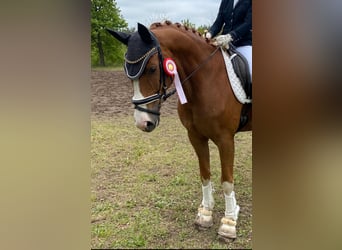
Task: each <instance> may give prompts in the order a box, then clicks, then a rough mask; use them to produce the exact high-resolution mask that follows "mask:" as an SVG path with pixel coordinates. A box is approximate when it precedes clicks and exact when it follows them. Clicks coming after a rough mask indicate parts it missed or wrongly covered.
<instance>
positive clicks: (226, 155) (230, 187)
mask: <svg viewBox="0 0 342 250" xmlns="http://www.w3.org/2000/svg"><path fill="white" fill-rule="evenodd" d="M218 148H219V152H220V159H221V183H222V188H223V192H224V197H225V216H224V217H223V218H222V219H221V225H220V228H219V231H218V234H219V235H220V236H222V237H223V238H225V239H227V238H229V239H235V238H236V222H237V219H238V214H239V210H240V207H239V206H238V205H237V204H236V199H235V193H234V181H233V180H234V179H233V164H234V137H231V138H230V139H229V140H226V141H224V142H222V143H219V144H218Z"/></svg>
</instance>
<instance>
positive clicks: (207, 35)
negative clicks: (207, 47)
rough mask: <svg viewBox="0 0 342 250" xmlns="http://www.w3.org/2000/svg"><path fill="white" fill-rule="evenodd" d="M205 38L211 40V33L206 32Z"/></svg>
mask: <svg viewBox="0 0 342 250" xmlns="http://www.w3.org/2000/svg"><path fill="white" fill-rule="evenodd" d="M205 38H207V39H208V40H210V39H211V33H210V32H206V33H205Z"/></svg>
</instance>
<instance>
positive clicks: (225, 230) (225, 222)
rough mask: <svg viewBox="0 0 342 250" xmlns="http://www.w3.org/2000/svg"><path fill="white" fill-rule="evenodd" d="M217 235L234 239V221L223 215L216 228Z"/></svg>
mask: <svg viewBox="0 0 342 250" xmlns="http://www.w3.org/2000/svg"><path fill="white" fill-rule="evenodd" d="M218 235H219V237H221V238H223V239H227V240H228V239H229V240H234V239H236V221H234V220H232V219H228V218H225V217H223V218H222V219H221V226H220V228H219V230H218Z"/></svg>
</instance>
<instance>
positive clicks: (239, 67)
mask: <svg viewBox="0 0 342 250" xmlns="http://www.w3.org/2000/svg"><path fill="white" fill-rule="evenodd" d="M227 53H228V54H229V56H230V59H231V62H232V64H233V68H234V71H235V74H236V75H237V77H238V78H239V79H240V81H241V85H242V88H243V89H244V90H245V92H246V96H247V98H248V99H252V79H251V74H250V72H249V67H248V62H247V59H246V58H245V57H244V56H243V55H242V54H241V53H240V52H239V51H237V50H236V47H235V46H234V45H233V44H232V43H230V44H229V49H228V50H227Z"/></svg>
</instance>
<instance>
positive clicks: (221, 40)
mask: <svg viewBox="0 0 342 250" xmlns="http://www.w3.org/2000/svg"><path fill="white" fill-rule="evenodd" d="M231 41H233V38H232V36H231V35H230V34H227V35H220V36H217V37H215V38H214V39H213V42H212V44H213V45H215V46H221V47H225V48H226V49H228V48H229V43H230V42H231Z"/></svg>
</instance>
